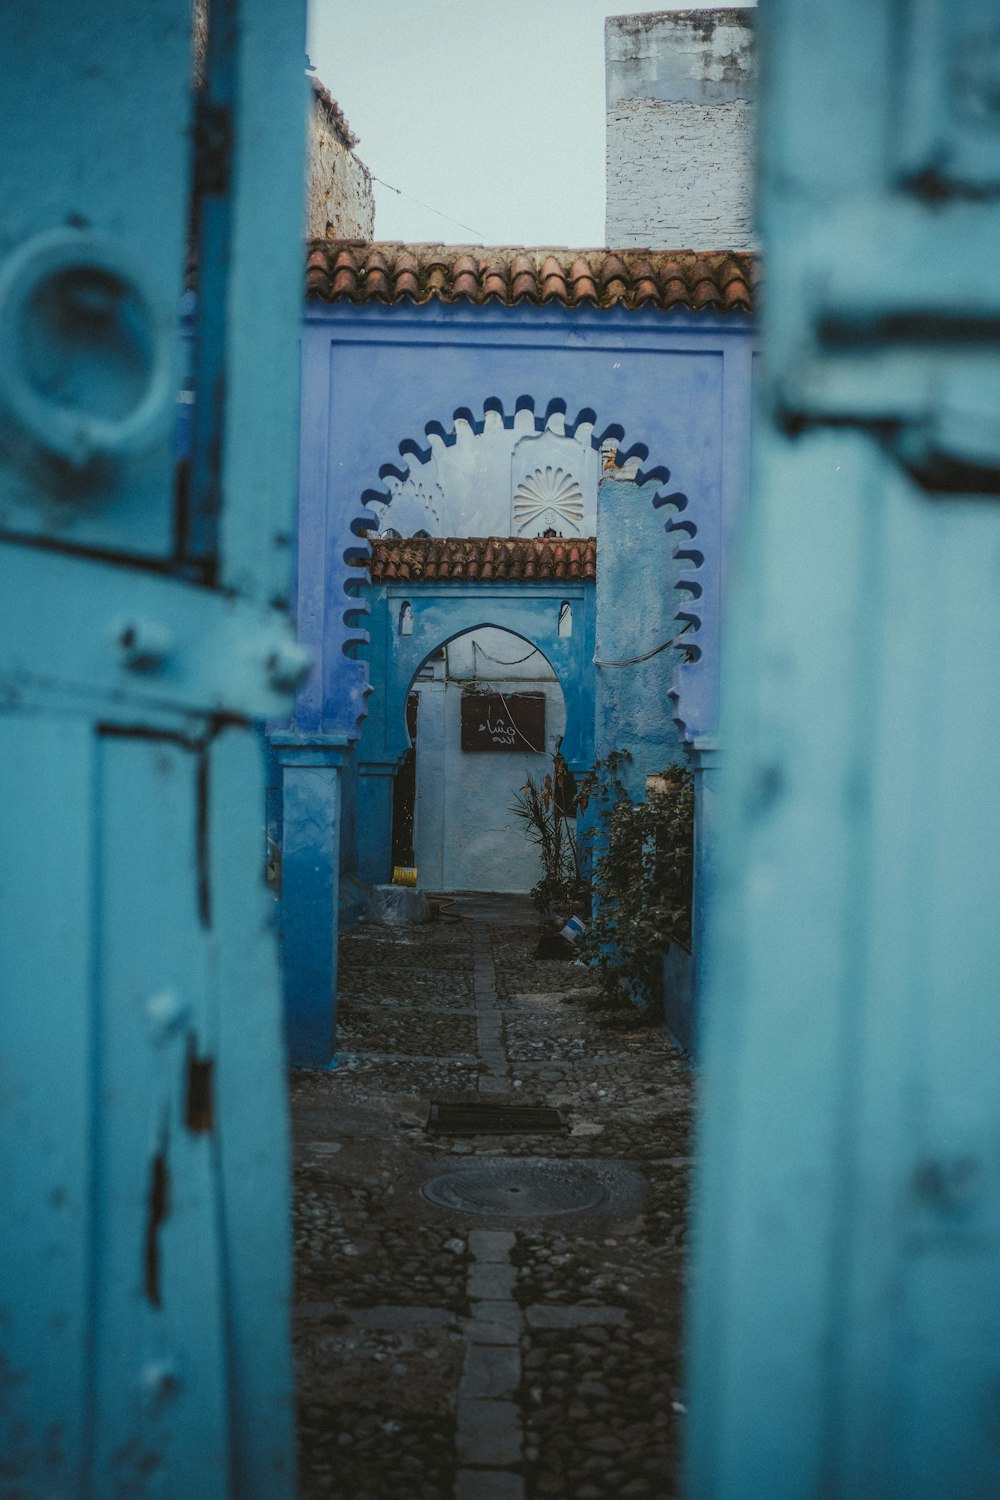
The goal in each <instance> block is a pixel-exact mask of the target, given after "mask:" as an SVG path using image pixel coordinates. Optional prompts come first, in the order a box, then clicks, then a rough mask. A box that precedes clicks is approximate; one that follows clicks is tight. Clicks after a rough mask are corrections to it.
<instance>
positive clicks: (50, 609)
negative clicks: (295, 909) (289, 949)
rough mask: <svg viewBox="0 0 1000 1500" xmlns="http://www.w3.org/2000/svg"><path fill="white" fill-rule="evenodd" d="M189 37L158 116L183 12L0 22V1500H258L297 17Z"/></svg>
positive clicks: (291, 390)
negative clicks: (272, 791)
mask: <svg viewBox="0 0 1000 1500" xmlns="http://www.w3.org/2000/svg"><path fill="white" fill-rule="evenodd" d="M206 18H207V26H206V28H205V31H204V32H203V33H202V35H201V37H200V44H199V57H198V63H197V67H198V71H199V76H200V78H201V80H202V82H201V85H200V87H199V89H198V91H197V94H195V93H193V92H192V86H191V83H192V72H193V67H194V51H193V46H192V15H191V6H190V4H185V3H184V0H145V3H143V4H142V5H130V4H126V3H124V0H122V3H114V4H108V5H97V4H83V5H80V6H68V7H67V6H65V5H61V4H56V3H55V0H37V3H33V4H31V5H24V6H19V5H7V6H3V7H0V60H2V61H0V66H2V69H3V79H4V86H3V89H2V90H0V181H2V183H3V194H2V196H0V532H2V540H0V597H2V599H3V617H4V626H3V631H2V635H0V763H2V765H3V768H4V787H5V795H4V808H5V814H6V816H5V830H4V859H3V869H2V873H0V954H2V960H0V962H2V1004H3V1024H2V1030H0V1199H2V1219H3V1232H2V1235H0V1346H2V1364H3V1378H2V1381H0V1493H3V1494H4V1495H10V1496H14V1495H17V1496H18V1497H25V1500H27V1497H38V1500H43V1497H44V1500H53V1497H77V1496H90V1497H93V1500H105V1497H117V1496H122V1497H124V1496H135V1497H139V1496H143V1497H145V1496H161V1497H174V1496H176V1497H181V1496H184V1497H192V1496H198V1495H203V1496H209V1495H211V1496H213V1497H214V1496H228V1497H232V1500H237V1497H238V1500H245V1497H252V1500H257V1497H259V1500H276V1497H278V1500H280V1497H282V1496H288V1495H290V1494H291V1493H292V1491H293V1487H294V1481H293V1464H292V1423H291V1374H290V1357H289V1347H288V1322H287V1315H288V1307H287V1301H288V1280H289V1254H288V1192H287V1160H286V1157H287V1129H286V1117H285V1101H284V1091H283V1083H282V1048H281V1041H280V1035H281V1029H280V1008H279V991H278V979H277V965H276V953H275V939H274V933H273V931H272V925H271V906H270V901H269V898H268V895H267V892H266V888H265V884H264V863H265V847H264V839H263V782H264V777H263V769H262V760H261V751H260V743H259V735H258V732H257V729H256V728H255V723H256V721H259V720H261V719H263V718H265V717H266V716H268V715H276V714H279V713H282V712H283V711H286V710H287V705H288V700H289V693H290V690H291V689H292V688H293V687H294V686H295V683H296V682H297V680H298V677H299V675H300V673H301V669H302V663H301V657H300V653H299V651H298V648H297V647H296V646H295V645H294V642H293V641H292V639H291V634H290V631H289V627H288V623H287V619H286V617H285V615H284V614H283V613H282V611H281V610H280V608H277V607H275V601H277V600H278V599H279V598H280V596H281V595H283V594H284V593H285V592H286V579H287V575H288V555H287V548H288V532H289V529H290V517H291V513H292V500H293V496H294V488H295V475H296V437H297V435H296V404H297V373H296V367H297V348H296V345H297V325H298V317H299V297H300V284H301V266H300V255H301V248H300V235H301V183H302V180H303V170H302V152H303V126H304V115H305V87H304V80H303V71H302V70H303V52H302V44H303V16H302V7H301V6H299V5H297V4H295V3H290V0H283V3H282V5H280V6H277V5H272V4H268V3H267V0H212V3H211V4H210V5H209V6H208V7H207V12H206ZM192 204H193V211H192V209H191V205H192ZM192 244H193V247H194V251H195V257H196V259H197V262H198V275H199V280H200V286H199V303H198V310H197V313H196V315H195V323H194V343H193V348H194V355H193V362H192V363H191V365H190V367H189V369H188V370H187V372H186V373H185V372H184V371H183V370H182V368H181V361H180V357H179V355H180V337H179V329H180V318H179V315H180V310H181V299H182V293H183V289H184V277H185V264H186V262H187V261H188V260H189V255H190V250H191V247H192ZM192 392H193V396H194V400H193V407H192V406H191V396H192ZM179 397H180V400H179ZM179 413H180V415H182V416H183V417H184V419H185V421H186V420H187V418H188V417H189V416H191V415H192V414H193V438H192V441H191V444H190V458H189V459H186V460H185V462H184V463H183V464H182V465H178V463H177V461H176V456H177V455H176V447H177V437H176V434H177V428H178V418H179Z"/></svg>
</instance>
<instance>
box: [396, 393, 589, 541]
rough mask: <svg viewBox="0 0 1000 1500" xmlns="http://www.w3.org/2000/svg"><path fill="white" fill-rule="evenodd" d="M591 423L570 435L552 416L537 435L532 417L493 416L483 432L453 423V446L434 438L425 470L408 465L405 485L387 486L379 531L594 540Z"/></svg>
mask: <svg viewBox="0 0 1000 1500" xmlns="http://www.w3.org/2000/svg"><path fill="white" fill-rule="evenodd" d="M592 435H593V425H592V424H581V425H580V427H578V428H577V430H576V432H575V434H574V435H573V437H567V436H566V424H565V418H564V417H562V416H561V415H559V414H554V415H553V416H552V417H551V418H550V420H549V423H548V426H547V428H546V430H545V432H541V433H538V432H536V431H535V421H534V417H533V415H532V414H531V412H529V411H522V412H518V413H517V414H516V416H515V417H514V422H513V426H512V427H505V426H504V424H503V419H502V418H501V417H500V415H499V414H498V413H497V412H492V411H490V412H487V413H486V415H485V418H484V422H483V429H482V431H481V432H479V433H477V432H476V431H475V429H474V428H473V427H472V426H471V425H470V423H469V422H467V421H462V420H459V421H458V422H456V423H455V441H454V443H450V444H449V443H445V442H444V440H443V439H442V438H440V437H436V436H433V435H431V436H430V437H429V438H428V443H429V446H430V449H431V456H430V459H429V461H428V462H427V463H426V464H421V463H418V462H417V461H416V460H410V463H409V470H410V472H409V475H408V477H407V478H406V479H402V480H399V479H389V480H387V481H386V483H387V488H388V490H389V493H390V500H389V502H388V503H387V504H382V505H379V504H374V505H373V506H372V509H373V510H374V511H375V513H376V515H377V516H378V530H379V531H380V532H384V531H386V530H389V529H391V530H393V531H396V532H398V533H399V535H400V536H404V537H405V536H413V535H414V533H415V532H418V531H426V532H427V533H428V534H429V535H430V536H504V537H506V536H541V535H542V533H543V532H544V531H545V530H546V529H548V528H551V529H552V530H554V531H558V532H560V533H561V535H563V536H565V537H578V536H593V535H594V534H595V527H596V523H597V484H598V480H599V478H600V472H601V455H600V453H599V452H598V451H597V450H596V449H595V448H594V447H593V446H592V445H591V438H592Z"/></svg>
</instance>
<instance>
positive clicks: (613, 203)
mask: <svg viewBox="0 0 1000 1500" xmlns="http://www.w3.org/2000/svg"><path fill="white" fill-rule="evenodd" d="M753 28H754V12H753V10H752V9H746V10H743V9H737V8H732V7H727V8H725V9H717V10H716V9H713V10H702V11H677V12H670V11H666V12H655V13H651V14H648V15H626V16H609V18H608V20H607V21H606V23H605V75H606V86H607V138H606V140H607V213H606V226H605V231H606V238H607V243H608V244H609V245H613V246H615V247H617V248H621V249H628V248H633V247H636V246H646V247H648V248H650V249H673V250H682V249H690V250H752V249H755V248H756V242H755V239H754V232H753V192H752V188H753V171H754V156H753V136H754V103H753V96H754V84H755V64H754V46H753V38H754V30H753Z"/></svg>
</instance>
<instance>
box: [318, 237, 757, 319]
mask: <svg viewBox="0 0 1000 1500" xmlns="http://www.w3.org/2000/svg"><path fill="white" fill-rule="evenodd" d="M306 250H307V265H306V290H307V293H308V295H309V296H310V297H316V298H319V299H320V300H322V301H325V302H337V301H350V302H354V303H364V302H383V303H397V302H407V301H409V302H413V303H417V304H422V303H426V302H430V301H432V300H434V299H437V300H438V301H441V302H446V303H454V302H469V303H472V304H476V305H484V304H489V303H491V302H499V303H501V304H504V305H506V306H513V305H515V304H516V303H519V302H525V301H527V302H533V303H549V302H557V303H561V304H562V305H563V306H566V307H580V306H596V307H612V306H616V305H619V306H624V307H631V308H643V307H655V308H659V309H661V310H662V311H669V310H670V309H672V308H687V309H689V310H690V311H692V312H699V311H701V310H702V309H705V308H712V309H714V310H715V311H717V312H725V313H729V312H747V313H749V312H752V311H753V306H754V294H755V291H756V288H757V285H758V282H759V280H760V262H759V258H758V257H757V256H755V255H752V254H750V253H749V252H747V251H743V250H645V249H631V250H615V249H608V248H603V247H602V248H598V249H591V250H575V249H571V248H568V247H566V246H559V245H557V246H525V245H507V246H497V245H444V244H436V243H433V244H432V243H427V244H415V243H414V244H410V243H406V242H404V241H401V240H375V241H365V240H310V241H309V242H308V244H307V247H306Z"/></svg>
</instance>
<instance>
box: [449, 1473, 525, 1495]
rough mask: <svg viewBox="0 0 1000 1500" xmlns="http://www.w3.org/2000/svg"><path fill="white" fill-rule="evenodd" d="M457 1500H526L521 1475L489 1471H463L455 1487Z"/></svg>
mask: <svg viewBox="0 0 1000 1500" xmlns="http://www.w3.org/2000/svg"><path fill="white" fill-rule="evenodd" d="M455 1500H524V1480H523V1479H522V1478H521V1476H520V1474H510V1473H502V1472H499V1471H491V1470H489V1469H461V1470H460V1471H459V1474H458V1478H457V1482H456V1485H455Z"/></svg>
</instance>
